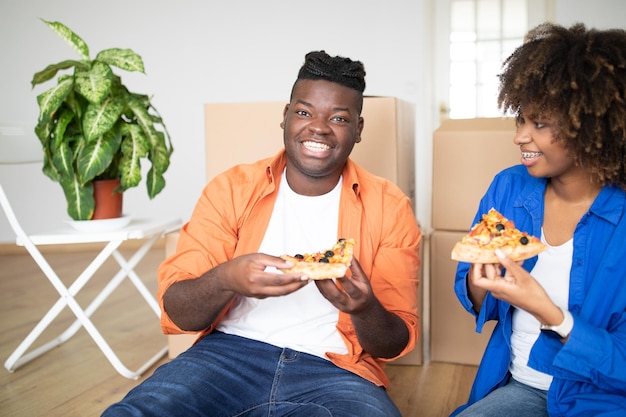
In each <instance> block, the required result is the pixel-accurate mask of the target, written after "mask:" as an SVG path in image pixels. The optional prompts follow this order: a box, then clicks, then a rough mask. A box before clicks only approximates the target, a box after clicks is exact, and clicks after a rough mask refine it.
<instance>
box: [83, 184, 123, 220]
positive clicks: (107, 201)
mask: <svg viewBox="0 0 626 417" xmlns="http://www.w3.org/2000/svg"><path fill="white" fill-rule="evenodd" d="M119 185H120V180H96V181H94V182H93V197H94V199H95V200H96V206H95V209H94V212H93V216H92V218H91V220H101V219H113V218H116V217H122V196H123V194H122V193H121V192H119V191H118V192H114V190H115V189H116V188H117V187H119Z"/></svg>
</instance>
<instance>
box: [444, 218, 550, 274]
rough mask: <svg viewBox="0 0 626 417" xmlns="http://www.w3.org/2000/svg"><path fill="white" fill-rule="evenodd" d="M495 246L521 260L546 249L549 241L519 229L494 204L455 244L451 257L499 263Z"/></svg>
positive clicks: (512, 257)
mask: <svg viewBox="0 0 626 417" xmlns="http://www.w3.org/2000/svg"><path fill="white" fill-rule="evenodd" d="M495 249H500V250H502V251H503V252H504V253H506V254H507V255H508V256H509V257H510V258H511V259H513V260H515V261H521V260H524V259H528V258H532V257H533V256H535V255H537V254H539V253H540V252H542V251H543V250H545V249H546V245H545V244H543V243H542V242H541V240H539V239H538V238H537V237H535V236H531V235H529V234H528V233H526V232H522V231H520V230H518V229H516V228H515V224H514V223H513V222H512V221H511V220H508V219H507V218H506V217H504V216H503V215H502V214H500V213H499V212H498V211H497V210H495V209H493V208H492V209H491V210H489V212H488V213H487V214H483V216H482V219H481V220H480V221H479V222H478V223H476V224H475V225H474V226H473V227H472V229H471V230H470V231H469V233H468V234H467V235H466V236H464V237H463V238H462V239H461V241H460V242H457V243H456V244H455V245H454V247H453V248H452V259H454V260H455V261H462V262H470V263H484V264H492V263H500V261H499V260H498V258H497V257H496V255H495V253H494V250H495Z"/></svg>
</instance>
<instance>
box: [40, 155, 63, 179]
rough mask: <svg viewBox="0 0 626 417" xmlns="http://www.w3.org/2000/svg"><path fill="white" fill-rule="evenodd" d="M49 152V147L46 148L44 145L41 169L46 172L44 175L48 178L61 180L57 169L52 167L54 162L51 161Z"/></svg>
mask: <svg viewBox="0 0 626 417" xmlns="http://www.w3.org/2000/svg"><path fill="white" fill-rule="evenodd" d="M51 155H52V154H51V152H50V149H47V148H45V147H44V149H43V168H42V169H41V171H42V172H43V173H44V174H46V176H47V177H48V178H50V179H51V180H52V181H55V182H58V183H60V182H61V174H59V171H57V169H56V168H55V167H54V164H53V163H52V156H51Z"/></svg>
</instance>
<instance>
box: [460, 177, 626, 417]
mask: <svg viewBox="0 0 626 417" xmlns="http://www.w3.org/2000/svg"><path fill="white" fill-rule="evenodd" d="M546 183H547V180H546V179H545V178H535V177H532V176H530V175H529V174H528V171H527V170H526V168H525V167H524V166H522V165H518V166H514V167H511V168H508V169H505V170H504V171H502V172H501V173H499V174H498V175H497V176H496V177H495V179H494V181H493V182H492V183H491V185H490V187H489V189H488V190H487V193H486V194H485V196H484V197H483V198H482V200H481V202H480V205H479V208H478V212H477V214H476V217H475V219H474V223H476V222H477V221H478V220H479V218H480V217H481V216H482V214H483V213H486V212H487V211H488V210H489V209H490V208H491V207H494V208H496V209H497V210H498V211H500V212H501V213H502V214H503V215H504V216H505V217H507V218H509V219H510V220H513V221H514V222H515V226H516V227H517V228H519V229H520V230H524V231H526V232H528V233H531V234H533V235H535V236H540V235H541V226H542V223H543V209H544V200H543V196H544V191H545V187H546ZM474 223H473V224H474ZM536 262H537V257H534V258H532V259H528V260H526V261H525V262H524V265H523V266H524V268H525V269H526V270H528V271H530V270H531V269H532V268H533V266H534V264H535V263H536ZM468 270H469V264H467V263H459V266H458V269H457V273H456V278H455V284H454V289H455V292H456V294H457V297H458V298H459V300H460V301H461V304H462V305H463V307H465V309H466V310H467V311H468V312H470V313H472V314H474V315H475V316H476V331H477V332H481V330H482V328H483V325H484V323H485V322H486V321H488V320H497V321H498V323H497V325H496V327H495V328H494V331H493V334H492V335H491V338H490V340H489V343H488V345H487V348H486V349H485V353H484V355H483V358H482V361H481V363H480V366H479V368H478V372H477V375H476V379H475V381H474V385H473V387H472V391H471V393H470V397H469V400H468V403H467V404H465V405H463V406H461V407H460V408H459V409H458V410H456V411H455V413H453V415H454V414H456V413H457V412H459V411H460V410H462V409H464V408H466V407H467V406H468V405H470V404H472V403H474V402H476V401H478V400H480V399H481V398H483V397H484V396H486V395H487V394H488V393H489V392H491V391H493V390H494V389H495V388H497V387H499V386H502V385H503V384H505V383H506V381H507V380H508V377H509V373H508V367H509V362H510V360H511V355H510V351H511V349H510V347H511V341H510V340H511V328H512V307H511V305H510V304H508V303H506V302H503V301H499V300H497V299H495V298H494V297H492V296H491V294H488V295H487V297H486V298H485V301H484V303H483V306H482V308H481V311H480V313H479V314H478V315H476V313H475V312H474V310H473V309H472V303H471V301H470V300H469V298H468V296H467V286H466V282H465V277H466V275H467V273H468ZM568 305H569V310H570V311H571V313H572V315H573V316H574V328H573V329H572V332H571V334H570V336H569V339H568V341H567V343H565V344H563V343H561V341H560V340H559V338H558V336H556V335H554V336H553V335H552V334H551V333H549V332H542V334H540V336H539V339H538V340H537V342H536V343H535V345H534V346H533V348H532V350H531V353H530V358H529V362H528V365H529V366H531V367H532V368H534V369H537V370H539V371H542V372H545V373H549V374H551V375H553V376H554V379H553V382H552V385H550V388H549V390H548V412H549V414H550V416H565V415H567V416H572V415H577V416H578V415H581V416H582V415H585V416H587V415H589V416H591V415H593V416H598V415H602V416H618V415H619V416H624V415H626V192H624V190H622V189H620V188H618V187H614V186H605V187H604V188H603V189H602V191H601V192H600V194H599V195H598V196H597V197H596V199H595V201H594V202H593V204H592V206H591V208H590V209H589V211H588V212H587V213H586V214H585V215H584V216H583V217H582V219H581V220H580V222H579V223H578V225H577V226H576V229H575V231H574V253H573V259H572V267H571V271H570V283H569V303H568Z"/></svg>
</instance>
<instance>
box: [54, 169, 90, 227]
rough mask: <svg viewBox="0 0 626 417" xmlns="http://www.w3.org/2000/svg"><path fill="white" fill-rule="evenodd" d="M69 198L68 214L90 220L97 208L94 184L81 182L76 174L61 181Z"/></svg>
mask: <svg viewBox="0 0 626 417" xmlns="http://www.w3.org/2000/svg"><path fill="white" fill-rule="evenodd" d="M61 187H63V193H64V194H65V199H66V200H67V214H69V215H70V217H71V218H72V219H74V220H90V219H91V217H92V216H93V212H94V209H95V205H96V203H95V201H94V198H93V184H92V183H91V182H89V183H87V184H81V182H80V181H79V180H78V177H77V176H76V175H74V176H72V177H69V178H64V179H63V180H62V181H61Z"/></svg>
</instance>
